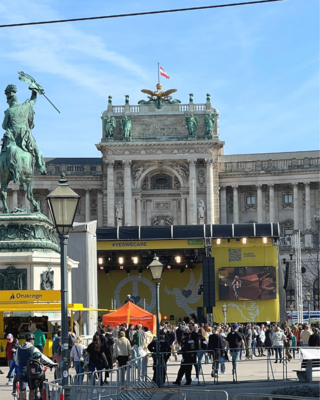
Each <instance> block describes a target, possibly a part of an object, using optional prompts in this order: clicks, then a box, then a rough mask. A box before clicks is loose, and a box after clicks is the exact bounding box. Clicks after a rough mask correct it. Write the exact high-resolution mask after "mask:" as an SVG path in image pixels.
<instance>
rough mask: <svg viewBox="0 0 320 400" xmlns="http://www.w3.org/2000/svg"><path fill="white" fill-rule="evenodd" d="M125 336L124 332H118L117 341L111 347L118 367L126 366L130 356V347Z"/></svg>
mask: <svg viewBox="0 0 320 400" xmlns="http://www.w3.org/2000/svg"><path fill="white" fill-rule="evenodd" d="M125 336H126V334H125V332H124V331H120V332H119V339H118V340H117V341H116V342H115V344H114V346H113V356H114V358H116V359H117V360H118V363H119V367H122V366H123V365H126V364H127V362H128V360H129V356H131V345H130V342H129V340H128V339H127V338H126V337H125Z"/></svg>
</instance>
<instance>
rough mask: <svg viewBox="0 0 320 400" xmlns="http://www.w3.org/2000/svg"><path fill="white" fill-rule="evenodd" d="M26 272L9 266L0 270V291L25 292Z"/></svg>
mask: <svg viewBox="0 0 320 400" xmlns="http://www.w3.org/2000/svg"><path fill="white" fill-rule="evenodd" d="M26 289H27V270H26V269H17V268H15V267H14V266H13V265H10V266H9V267H8V268H7V269H1V270H0V290H26Z"/></svg>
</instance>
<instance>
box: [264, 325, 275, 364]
mask: <svg viewBox="0 0 320 400" xmlns="http://www.w3.org/2000/svg"><path fill="white" fill-rule="evenodd" d="M272 334H273V332H272V331H271V329H270V325H267V330H266V331H265V335H266V341H265V342H264V343H265V347H266V348H267V349H268V356H269V357H270V356H273V347H272Z"/></svg>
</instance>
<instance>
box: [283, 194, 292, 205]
mask: <svg viewBox="0 0 320 400" xmlns="http://www.w3.org/2000/svg"><path fill="white" fill-rule="evenodd" d="M284 203H285V204H292V194H285V195H284Z"/></svg>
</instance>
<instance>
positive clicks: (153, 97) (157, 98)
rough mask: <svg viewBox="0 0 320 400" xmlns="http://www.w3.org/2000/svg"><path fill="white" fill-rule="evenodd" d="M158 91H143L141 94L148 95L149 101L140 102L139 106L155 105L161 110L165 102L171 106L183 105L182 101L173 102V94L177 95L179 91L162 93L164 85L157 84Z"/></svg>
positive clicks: (175, 100)
mask: <svg viewBox="0 0 320 400" xmlns="http://www.w3.org/2000/svg"><path fill="white" fill-rule="evenodd" d="M156 88H157V90H156V91H154V92H153V91H152V90H148V89H142V90H141V92H142V93H145V94H148V95H149V96H148V98H149V101H146V100H140V101H139V102H138V104H151V103H155V106H156V108H161V107H162V104H163V102H167V103H169V104H173V103H181V101H180V100H178V99H174V100H172V97H171V96H170V95H171V94H172V93H175V92H176V91H177V89H169V90H166V91H164V92H163V91H162V90H161V89H162V85H161V83H157V85H156Z"/></svg>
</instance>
